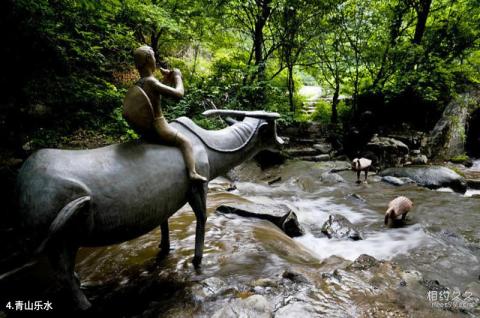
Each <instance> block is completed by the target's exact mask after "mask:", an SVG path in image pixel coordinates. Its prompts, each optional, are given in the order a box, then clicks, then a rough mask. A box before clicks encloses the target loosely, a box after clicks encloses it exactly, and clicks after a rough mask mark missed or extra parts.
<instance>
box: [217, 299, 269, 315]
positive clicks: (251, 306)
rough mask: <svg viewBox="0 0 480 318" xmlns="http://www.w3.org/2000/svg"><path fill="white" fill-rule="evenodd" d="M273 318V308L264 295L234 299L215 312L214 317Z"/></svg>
mask: <svg viewBox="0 0 480 318" xmlns="http://www.w3.org/2000/svg"><path fill="white" fill-rule="evenodd" d="M240 317H242V318H271V317H272V308H271V305H270V303H269V302H268V301H267V299H266V298H265V297H264V296H262V295H252V296H250V297H248V298H245V299H238V298H237V299H234V300H232V301H231V302H229V303H228V304H226V305H225V306H224V307H223V308H222V309H220V310H219V311H217V312H216V313H215V314H213V316H212V318H240Z"/></svg>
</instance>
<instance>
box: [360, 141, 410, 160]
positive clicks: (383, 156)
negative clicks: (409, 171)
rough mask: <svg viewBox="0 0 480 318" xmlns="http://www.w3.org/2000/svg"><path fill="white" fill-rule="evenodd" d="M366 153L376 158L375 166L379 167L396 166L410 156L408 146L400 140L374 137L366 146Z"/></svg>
mask: <svg viewBox="0 0 480 318" xmlns="http://www.w3.org/2000/svg"><path fill="white" fill-rule="evenodd" d="M366 152H368V153H373V155H370V157H372V159H373V157H374V158H376V161H377V162H375V164H376V165H377V166H379V167H385V166H395V165H398V164H400V163H401V162H402V161H403V160H404V158H405V155H407V154H408V152H409V149H408V146H407V145H405V144H404V143H403V142H401V141H400V140H397V139H394V138H389V137H379V136H377V135H374V136H373V137H372V139H371V140H370V141H369V142H368V144H367V146H366Z"/></svg>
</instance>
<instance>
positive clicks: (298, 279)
mask: <svg viewBox="0 0 480 318" xmlns="http://www.w3.org/2000/svg"><path fill="white" fill-rule="evenodd" d="M346 164H347V163H345V162H325V163H313V162H305V161H288V162H287V163H285V164H283V165H281V166H278V167H274V168H270V169H267V170H265V171H261V170H260V169H259V168H258V167H257V166H256V165H255V164H254V163H253V162H248V163H246V164H243V165H242V166H240V167H239V168H237V169H236V170H235V174H236V175H237V177H238V181H237V182H236V183H235V184H236V187H237V189H236V190H234V191H231V192H227V191H226V188H228V186H229V184H230V181H229V180H227V179H225V178H218V179H216V180H213V181H212V182H211V183H210V188H209V195H208V201H207V204H208V212H209V218H208V220H207V229H206V236H205V250H204V258H203V263H202V269H201V271H195V270H194V269H193V266H192V265H191V259H192V257H193V248H194V237H195V218H194V215H193V212H192V211H191V209H190V207H189V206H188V205H187V206H185V207H183V208H182V209H181V210H180V211H179V212H177V213H176V214H175V215H174V216H173V217H172V218H170V221H169V224H170V239H171V244H172V251H171V253H170V255H169V256H168V257H167V258H166V259H164V260H162V261H159V262H157V261H156V260H155V257H156V254H157V253H158V244H159V240H160V230H159V229H158V230H154V231H152V232H150V233H148V234H146V235H144V236H142V237H140V238H138V239H135V240H133V241H129V242H125V243H122V244H119V245H114V246H109V247H105V248H96V249H82V250H81V251H80V252H79V255H78V258H77V272H78V274H79V275H80V277H81V280H82V288H84V289H85V292H86V294H87V296H88V297H89V298H90V299H91V300H92V303H93V304H94V306H95V307H97V308H102V309H98V311H100V312H101V313H109V314H112V313H117V314H120V313H121V316H125V317H130V316H142V317H158V316H159V315H160V316H162V317H189V316H195V317H254V316H258V317H263V316H262V315H263V314H265V317H270V316H272V315H273V316H275V317H298V316H303V317H305V318H306V317H321V316H329V317H358V316H360V317H363V316H365V317H367V316H378V317H382V316H383V314H385V315H387V314H388V315H390V316H391V317H408V316H412V315H415V316H419V317H420V316H422V317H429V316H431V317H451V316H455V317H456V316H461V317H464V316H465V317H467V316H471V317H474V316H476V315H478V314H479V307H478V302H477V303H475V304H474V305H473V307H472V306H471V307H468V306H467V307H468V308H463V307H461V306H460V308H453V309H452V308H448V309H438V308H435V309H432V304H431V301H432V300H431V299H430V302H429V299H428V298H427V290H432V286H431V285H432V284H433V285H435V286H437V287H438V288H439V289H440V290H441V289H442V288H449V290H450V292H451V295H453V294H455V291H459V292H458V293H459V294H460V293H462V295H463V297H466V298H467V301H471V300H472V297H473V296H470V295H471V293H470V291H476V292H478V290H479V286H480V277H479V275H480V262H479V260H480V231H479V230H478V225H479V224H480V199H479V198H478V197H475V196H473V197H470V195H472V194H475V193H478V192H472V191H470V192H467V195H466V196H464V195H460V194H457V193H451V192H444V191H432V190H428V189H426V188H422V187H418V186H416V185H413V184H407V185H403V186H400V187H396V186H393V185H390V184H387V183H384V182H382V181H380V178H379V177H377V176H375V175H371V176H369V182H368V184H365V183H362V184H358V185H357V184H355V182H354V181H355V178H356V176H355V175H354V173H353V172H351V171H343V172H340V173H339V175H341V176H342V177H343V178H344V180H345V182H333V183H332V182H328V180H327V181H325V180H324V181H322V174H323V173H325V172H326V171H328V170H329V169H331V168H339V167H340V168H342V167H345V166H346ZM471 169H478V170H480V161H476V162H475V165H474V166H473V167H472V168H471ZM272 177H281V180H280V181H279V182H276V183H273V184H272V185H268V183H267V182H266V180H268V179H269V178H272ZM399 195H403V196H406V197H408V198H410V199H411V200H412V201H413V202H414V208H413V209H412V211H411V213H409V214H408V218H407V224H406V225H405V226H403V227H399V228H386V227H385V226H384V224H383V215H384V212H385V210H386V207H387V204H388V202H389V201H390V200H392V199H393V198H395V197H396V196H399ZM221 204H243V205H251V207H252V209H258V210H259V211H254V212H262V213H265V212H268V209H269V207H272V206H281V205H283V206H287V207H288V208H290V209H291V210H293V211H294V212H295V213H296V214H297V216H298V220H299V222H300V224H301V225H302V226H303V228H304V230H305V235H303V236H301V237H297V238H294V239H292V238H290V237H288V236H286V235H285V234H284V233H283V232H281V231H280V230H279V229H278V228H276V227H275V226H273V225H272V224H271V223H269V222H268V221H265V220H258V219H252V218H242V217H239V216H235V215H223V214H219V213H216V212H215V209H216V207H218V206H219V205H221ZM329 214H340V215H342V216H344V217H346V218H347V219H348V220H349V221H350V222H352V223H353V224H354V225H355V226H356V227H357V228H358V229H360V231H361V233H362V236H363V237H364V240H360V241H351V240H337V239H328V238H326V237H325V236H322V235H319V233H320V228H321V226H322V224H323V223H324V222H325V221H326V220H327V219H328V215H329ZM362 254H368V255H370V256H373V257H374V258H375V259H376V262H379V264H377V265H375V266H373V267H372V269H368V268H367V269H365V270H361V271H359V270H358V269H355V268H356V267H355V266H353V265H352V264H354V265H355V264H356V263H357V262H353V261H355V260H356V259H357V258H358V257H360V255H362ZM352 262H353V263H352ZM359 264H360V263H359ZM361 264H363V263H361ZM362 266H363V265H362ZM412 277H414V278H412ZM402 286H406V287H402ZM425 286H427V287H425ZM428 286H430V287H428ZM445 286H446V287H445ZM437 287H434V288H433V289H435V288H437ZM254 295H261V298H259V299H257V298H255V297H251V296H254ZM429 295H430V294H429ZM474 295H475V293H474ZM265 300H266V303H265ZM262 301H263V302H262ZM252 302H253V304H252ZM468 304H470V303H468ZM262 306H263V307H262ZM265 306H266V307H268V308H266V309H265V308H264V307H265ZM475 307H476V309H475ZM242 313H244V314H245V316H242V315H241V314H242Z"/></svg>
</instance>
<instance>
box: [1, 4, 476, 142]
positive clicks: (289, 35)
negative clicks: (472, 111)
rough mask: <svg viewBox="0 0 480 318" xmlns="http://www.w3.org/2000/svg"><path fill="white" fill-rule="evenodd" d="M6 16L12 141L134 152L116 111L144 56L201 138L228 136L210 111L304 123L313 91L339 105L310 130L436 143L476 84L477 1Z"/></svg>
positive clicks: (56, 8) (24, 11) (88, 9)
mask: <svg viewBox="0 0 480 318" xmlns="http://www.w3.org/2000/svg"><path fill="white" fill-rule="evenodd" d="M0 12H1V13H0V15H1V16H0V30H1V32H2V40H3V45H2V47H1V48H0V50H1V51H2V53H3V56H6V57H8V59H7V62H8V63H6V65H5V68H4V69H3V70H2V74H1V75H0V85H2V87H3V88H4V89H5V92H7V93H6V96H5V98H4V99H3V101H2V103H3V104H2V105H1V106H2V107H1V109H2V111H3V112H4V114H2V117H1V118H0V119H2V120H6V121H7V123H8V124H7V125H6V127H5V128H2V129H4V131H2V132H8V134H9V135H10V136H14V135H17V136H18V135H27V136H28V135H32V134H33V135H35V134H36V133H38V132H39V131H40V130H39V129H40V128H45V129H44V130H43V131H47V130H48V129H57V130H58V131H61V132H62V134H68V133H71V132H74V131H75V130H76V129H78V128H80V127H89V128H90V129H96V130H99V131H102V132H103V133H105V134H107V135H108V134H110V135H116V136H119V137H122V136H123V137H125V138H135V137H136V136H135V134H134V133H133V131H131V130H130V129H129V128H128V125H126V123H125V122H124V121H123V119H122V118H121V113H120V108H121V105H122V99H123V96H124V93H125V89H126V88H127V87H128V86H129V85H131V84H132V82H133V81H134V80H135V79H136V78H137V76H138V75H137V74H136V71H135V70H134V69H133V61H132V56H131V54H132V51H133V49H134V48H136V47H137V46H139V45H142V44H148V45H150V46H152V47H153V49H154V51H155V54H156V56H157V60H158V62H159V64H160V65H162V66H164V67H178V68H180V69H181V70H182V73H183V75H184V82H185V86H186V95H185V97H184V99H182V100H181V101H179V102H178V101H166V103H165V108H166V112H167V116H168V117H169V118H175V117H178V116H183V115H187V116H190V117H193V118H194V119H195V120H196V121H197V122H199V123H201V124H202V125H204V126H205V127H220V126H221V125H222V123H221V122H220V121H218V120H206V119H204V118H202V117H201V115H200V114H201V112H203V111H204V110H205V109H209V108H212V107H218V108H234V109H266V110H270V111H277V112H280V113H282V114H283V115H284V116H283V119H282V121H283V123H284V124H289V125H292V124H295V122H297V121H302V120H309V119H311V118H310V117H309V116H306V115H303V114H302V105H303V103H304V100H303V97H302V96H300V95H299V94H298V89H299V88H300V87H301V86H302V85H304V84H310V85H311V84H312V83H319V85H320V86H322V87H323V88H324V89H325V91H327V94H326V95H327V96H323V97H324V99H326V98H325V97H328V98H329V99H331V100H332V103H331V105H329V103H326V102H319V104H318V105H317V111H316V112H315V114H314V116H313V119H315V120H320V121H325V122H329V121H334V122H336V121H337V118H338V119H339V120H340V121H344V122H345V121H348V120H350V118H357V117H358V116H359V113H361V112H362V111H364V110H371V111H373V113H374V114H376V115H377V116H379V117H380V118H383V119H382V120H383V122H385V123H386V124H387V125H388V120H389V118H393V119H394V120H397V121H398V120H404V121H412V122H413V123H414V124H415V125H418V126H419V128H420V129H428V127H429V125H431V122H433V121H434V119H435V116H438V115H439V114H440V113H441V111H442V108H443V106H444V105H445V104H446V103H447V102H448V100H449V99H451V97H452V96H454V95H455V94H457V93H458V92H461V91H462V90H465V89H466V88H467V87H468V86H469V85H472V84H473V85H478V84H479V83H480V77H479V74H480V72H479V71H480V53H479V52H480V50H479V37H480V30H479V25H478V21H479V20H480V6H478V0H457V1H450V0H436V1H431V0H416V1H401V0H367V1H365V0H329V1H322V2H321V3H319V2H318V1H313V0H246V1H239V0H227V1H224V0H214V1H208V2H205V1H194V0H186V1H180V0H165V1H157V0H140V1H136V0H103V1H97V0H36V1H33V0H5V1H3V2H2V4H0ZM342 95H346V96H351V102H349V103H344V102H343V100H342ZM36 104H42V105H45V106H46V107H48V108H49V109H51V112H50V116H49V118H48V120H37V119H35V118H33V117H31V116H30V114H29V111H28V109H30V108H31V106H32V105H36ZM413 113H415V115H412V114H413ZM397 115H398V116H397ZM419 118H423V119H419ZM379 121H380V120H379ZM16 122H25V123H26V124H23V125H15V123H16ZM27 123H28V124H27ZM60 126H62V127H60ZM11 131H14V132H17V133H13V134H12V133H10V132H11ZM12 138H13V139H15V138H14V137H11V138H10V139H7V140H3V142H12V143H18V142H19V141H18V140H13V139H12ZM45 138H47V139H48V136H46V137H45ZM27 140H28V138H27ZM20 142H21V143H23V142H25V140H21V141H20Z"/></svg>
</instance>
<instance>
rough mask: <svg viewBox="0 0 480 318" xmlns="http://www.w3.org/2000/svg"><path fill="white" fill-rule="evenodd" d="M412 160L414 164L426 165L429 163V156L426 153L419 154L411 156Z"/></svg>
mask: <svg viewBox="0 0 480 318" xmlns="http://www.w3.org/2000/svg"><path fill="white" fill-rule="evenodd" d="M410 161H411V162H412V164H414V165H426V164H427V163H428V158H427V156H425V155H417V156H414V157H412V158H410Z"/></svg>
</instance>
